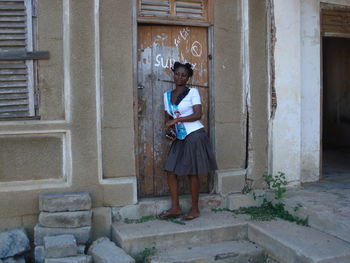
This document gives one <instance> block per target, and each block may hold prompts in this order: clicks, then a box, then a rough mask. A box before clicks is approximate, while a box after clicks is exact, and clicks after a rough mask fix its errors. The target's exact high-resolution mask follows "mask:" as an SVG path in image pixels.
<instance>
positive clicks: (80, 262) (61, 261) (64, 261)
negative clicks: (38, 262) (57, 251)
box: [45, 255, 92, 263]
mask: <svg viewBox="0 0 350 263" xmlns="http://www.w3.org/2000/svg"><path fill="white" fill-rule="evenodd" d="M45 263H92V258H91V256H89V255H78V256H76V257H66V258H46V259H45Z"/></svg>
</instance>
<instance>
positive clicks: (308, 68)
mask: <svg viewBox="0 0 350 263" xmlns="http://www.w3.org/2000/svg"><path fill="white" fill-rule="evenodd" d="M3 2H4V4H3V6H4V7H2V9H0V13H1V14H2V16H1V20H0V21H1V22H0V26H1V28H0V30H2V32H3V34H0V35H1V36H4V38H3V39H0V45H1V46H0V54H1V56H0V66H1V68H0V73H1V78H0V79H1V81H0V88H1V91H0V92H1V93H0V117H1V120H0V145H1V147H0V207H1V212H0V221H1V224H0V227H1V228H5V227H10V226H18V225H24V226H27V225H28V226H29V225H33V224H35V223H36V219H37V213H38V202H37V200H38V195H39V194H40V193H50V192H71V191H87V192H90V193H91V195H92V200H93V206H94V207H103V206H107V207H117V206H126V205H130V204H135V203H137V202H138V200H140V198H145V197H158V196H164V195H167V188H166V184H165V180H164V172H163V171H162V161H163V159H164V156H165V154H166V150H167V149H168V147H169V142H167V141H166V140H165V138H164V135H163V132H162V125H163V115H164V113H163V108H162V99H161V98H162V93H163V92H164V91H165V90H169V89H171V88H172V85H173V84H172V83H171V81H172V77H171V70H170V67H171V64H172V63H173V62H174V61H176V60H180V61H182V62H190V63H192V64H193V65H194V71H195V74H194V78H193V79H192V82H191V84H192V85H193V86H194V87H196V88H198V90H199V91H200V93H201V95H202V99H203V107H204V115H203V122H204V123H205V125H206V128H207V131H208V132H209V135H210V139H211V141H212V144H213V146H214V150H215V154H216V157H217V161H218V166H219V170H218V171H217V172H216V173H215V174H212V175H208V176H207V177H205V178H204V177H203V178H202V179H201V180H202V181H201V184H202V188H201V191H202V192H204V193H217V194H221V195H227V194H229V193H232V192H242V191H243V190H244V189H250V188H253V189H256V188H262V187H264V184H263V180H262V178H261V175H262V174H263V173H266V172H270V173H277V172H278V171H282V172H285V173H286V176H287V179H288V181H289V182H290V183H291V185H293V184H294V185H295V184H300V183H302V182H311V181H317V180H319V179H320V178H321V174H322V173H321V169H320V167H321V157H320V156H321V124H320V123H321V117H320V112H321V111H320V107H321V106H320V105H321V84H322V83H321V64H320V61H321V55H320V48H321V24H320V16H321V13H322V12H321V9H322V8H321V5H322V4H321V3H320V1H319V0H312V1H308V0H305V1H303V0H300V1H299V0H298V1H295V0H288V1H287V0H283V1H282V0H276V1H272V0H266V1H261V0H249V1H248V0H242V1H239V0H181V1H180V0H176V1H175V0H153V1H148V0H132V1H131V0H130V1H129V0H128V1H126V0H50V1H47V0H32V1H31V0H18V1H3ZM325 2H327V3H328V4H330V3H331V2H332V3H331V4H338V5H348V6H350V3H349V1H347V0H339V1H336V0H334V1H333V0H326V1H325ZM5 4H6V5H7V6H5ZM16 12H17V13H16ZM29 18H30V19H29ZM17 22H18V23H19V24H18V23H17ZM21 34H22V35H21ZM17 40H18V41H21V42H20V43H19V44H18V43H17V42H15V41H17ZM2 44H3V45H2ZM1 102H3V103H1ZM2 109H3V110H2ZM181 191H182V193H186V192H187V191H188V189H187V188H186V183H185V182H184V183H182V188H181Z"/></svg>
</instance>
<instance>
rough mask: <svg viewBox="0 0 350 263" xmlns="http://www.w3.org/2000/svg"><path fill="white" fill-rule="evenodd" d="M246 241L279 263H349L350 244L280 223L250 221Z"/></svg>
mask: <svg viewBox="0 0 350 263" xmlns="http://www.w3.org/2000/svg"><path fill="white" fill-rule="evenodd" d="M248 239H249V240H250V241H252V242H255V243H256V244H258V245H260V246H261V247H262V248H264V249H265V250H266V252H267V253H268V254H269V255H271V256H272V257H273V258H275V259H276V260H278V261H279V262H281V263H349V262H350V243H348V242H345V241H343V240H341V239H338V238H336V237H334V236H331V235H329V234H326V233H323V232H320V231H318V230H315V229H313V228H311V227H304V226H299V225H297V224H294V223H290V222H287V221H283V220H274V221H269V222H250V223H249V224H248Z"/></svg>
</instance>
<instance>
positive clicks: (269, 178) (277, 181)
mask: <svg viewBox="0 0 350 263" xmlns="http://www.w3.org/2000/svg"><path fill="white" fill-rule="evenodd" d="M262 177H263V178H264V180H265V182H266V183H267V185H268V187H269V188H270V189H273V190H274V191H275V199H281V198H282V197H283V194H284V193H285V192H286V191H287V188H286V187H285V186H286V185H287V184H288V182H287V180H286V176H285V174H284V173H282V172H278V173H277V174H276V175H272V174H263V176H262Z"/></svg>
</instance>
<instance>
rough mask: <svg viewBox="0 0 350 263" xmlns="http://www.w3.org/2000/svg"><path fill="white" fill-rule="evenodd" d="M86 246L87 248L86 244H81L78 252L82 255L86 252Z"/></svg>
mask: <svg viewBox="0 0 350 263" xmlns="http://www.w3.org/2000/svg"><path fill="white" fill-rule="evenodd" d="M85 248H86V246H85V245H79V246H78V254H80V255H83V254H85Z"/></svg>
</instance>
